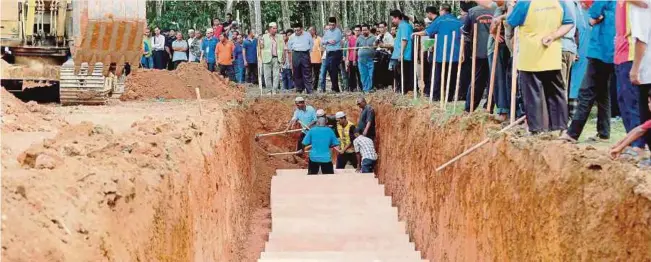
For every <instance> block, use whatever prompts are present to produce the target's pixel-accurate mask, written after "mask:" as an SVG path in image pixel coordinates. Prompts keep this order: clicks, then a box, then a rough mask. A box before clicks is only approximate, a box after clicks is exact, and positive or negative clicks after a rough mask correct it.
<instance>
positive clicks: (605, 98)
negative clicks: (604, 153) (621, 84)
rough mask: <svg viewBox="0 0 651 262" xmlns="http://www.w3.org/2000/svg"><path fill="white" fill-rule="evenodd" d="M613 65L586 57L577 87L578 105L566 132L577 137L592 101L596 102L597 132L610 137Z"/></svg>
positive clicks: (586, 119) (586, 118)
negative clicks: (584, 67)
mask: <svg viewBox="0 0 651 262" xmlns="http://www.w3.org/2000/svg"><path fill="white" fill-rule="evenodd" d="M614 73H615V66H614V65H613V64H610V63H604V62H602V61H601V60H599V59H593V58H588V67H587V69H586V73H585V77H584V78H583V81H582V82H581V88H580V89H579V97H578V100H579V101H578V106H577V108H576V112H575V114H574V117H573V118H572V124H570V128H569V129H568V130H567V134H568V135H569V136H570V137H572V138H574V139H578V138H579V137H580V136H581V133H582V132H583V128H584V127H585V123H586V122H587V121H588V117H589V116H590V111H591V110H592V106H593V105H594V103H595V102H596V103H597V134H598V136H599V137H600V138H605V139H608V138H610V113H611V111H610V105H611V104H610V88H615V87H610V83H611V79H612V77H613V75H614Z"/></svg>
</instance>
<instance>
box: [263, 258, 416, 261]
mask: <svg viewBox="0 0 651 262" xmlns="http://www.w3.org/2000/svg"><path fill="white" fill-rule="evenodd" d="M411 261H421V262H429V260H425V259H423V260H404V261H403V260H398V261H393V260H375V259H371V260H343V261H342V260H338V259H305V258H301V259H291V258H277V259H276V258H270V259H269V258H268V259H258V262H411Z"/></svg>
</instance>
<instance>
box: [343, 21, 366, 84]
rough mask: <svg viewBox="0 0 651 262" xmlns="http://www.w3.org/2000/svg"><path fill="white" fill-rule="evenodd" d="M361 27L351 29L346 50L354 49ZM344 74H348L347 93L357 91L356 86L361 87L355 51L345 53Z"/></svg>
mask: <svg viewBox="0 0 651 262" xmlns="http://www.w3.org/2000/svg"><path fill="white" fill-rule="evenodd" d="M361 30H362V27H361V26H359V25H356V26H354V27H353V33H352V34H351V35H350V37H348V46H347V47H348V48H355V46H356V44H357V37H358V36H359V33H360V31H361ZM346 53H347V54H348V55H347V56H346V60H345V61H346V72H347V73H348V91H349V92H353V91H357V86H358V85H359V86H361V82H360V77H359V70H357V52H355V49H349V50H348V52H346Z"/></svg>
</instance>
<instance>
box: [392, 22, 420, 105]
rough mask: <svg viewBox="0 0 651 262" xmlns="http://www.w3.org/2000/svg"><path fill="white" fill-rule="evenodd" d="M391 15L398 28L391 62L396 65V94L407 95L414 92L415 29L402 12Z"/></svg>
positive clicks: (394, 71)
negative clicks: (413, 36) (413, 38)
mask: <svg viewBox="0 0 651 262" xmlns="http://www.w3.org/2000/svg"><path fill="white" fill-rule="evenodd" d="M389 15H390V16H391V22H392V23H393V24H394V25H396V26H398V31H397V32H396V38H395V39H394V40H393V53H392V54H391V60H393V61H394V64H395V66H394V67H393V73H394V74H393V76H394V77H395V79H396V83H397V85H396V87H397V88H396V92H404V93H407V92H409V91H413V90H414V62H413V56H414V55H413V51H414V50H413V49H414V44H413V41H412V38H411V35H412V34H413V33H414V27H413V26H412V25H411V24H409V21H408V17H407V16H405V15H404V14H403V13H402V12H400V10H393V11H391V13H390V14H389ZM403 84H404V86H403Z"/></svg>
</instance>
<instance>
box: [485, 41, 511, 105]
mask: <svg viewBox="0 0 651 262" xmlns="http://www.w3.org/2000/svg"><path fill="white" fill-rule="evenodd" d="M493 54H494V53H493V52H490V53H489V54H488V66H489V68H491V69H492V68H493ZM510 68H511V53H510V52H509V49H508V48H507V47H506V45H505V44H500V45H499V47H498V53H497V65H495V80H494V81H495V82H494V83H493V104H492V105H491V106H497V111H496V113H497V114H509V113H510V112H511V70H510ZM489 81H490V79H489ZM489 87H490V83H489ZM475 92H476V90H475ZM517 105H518V103H516V110H519V108H517ZM488 110H489V111H490V110H493V108H489V109H488Z"/></svg>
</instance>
